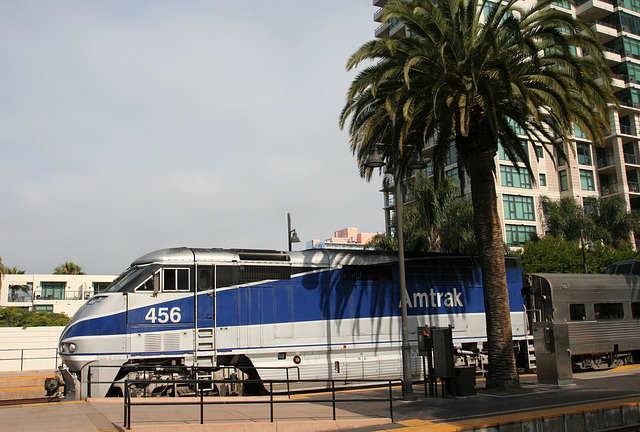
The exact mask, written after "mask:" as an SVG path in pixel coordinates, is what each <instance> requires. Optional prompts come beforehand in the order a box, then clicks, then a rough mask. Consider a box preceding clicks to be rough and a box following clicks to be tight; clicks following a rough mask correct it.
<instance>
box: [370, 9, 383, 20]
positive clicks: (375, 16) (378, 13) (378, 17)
mask: <svg viewBox="0 0 640 432" xmlns="http://www.w3.org/2000/svg"><path fill="white" fill-rule="evenodd" d="M383 11H384V9H383V8H380V9H378V10H377V11H376V13H374V14H373V20H374V21H375V22H382V12H383Z"/></svg>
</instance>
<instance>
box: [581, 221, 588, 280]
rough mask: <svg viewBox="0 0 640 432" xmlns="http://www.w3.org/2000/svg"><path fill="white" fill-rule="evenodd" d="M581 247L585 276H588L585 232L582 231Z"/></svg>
mask: <svg viewBox="0 0 640 432" xmlns="http://www.w3.org/2000/svg"><path fill="white" fill-rule="evenodd" d="M580 245H581V246H582V263H583V264H584V274H587V273H588V271H587V255H586V254H585V253H584V230H580Z"/></svg>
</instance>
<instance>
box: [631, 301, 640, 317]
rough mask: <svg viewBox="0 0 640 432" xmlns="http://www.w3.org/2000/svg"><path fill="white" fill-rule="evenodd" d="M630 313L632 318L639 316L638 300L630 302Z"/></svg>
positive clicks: (639, 305)
mask: <svg viewBox="0 0 640 432" xmlns="http://www.w3.org/2000/svg"><path fill="white" fill-rule="evenodd" d="M631 315H633V317H634V318H640V302H633V303H631Z"/></svg>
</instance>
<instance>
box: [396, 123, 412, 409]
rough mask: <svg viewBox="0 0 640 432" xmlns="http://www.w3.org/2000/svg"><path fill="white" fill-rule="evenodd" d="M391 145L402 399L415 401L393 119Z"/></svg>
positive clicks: (400, 180) (399, 179)
mask: <svg viewBox="0 0 640 432" xmlns="http://www.w3.org/2000/svg"><path fill="white" fill-rule="evenodd" d="M391 143H392V146H393V182H394V183H395V195H396V220H397V225H398V228H397V231H398V232H397V233H396V235H397V236H398V270H399V277H400V313H401V316H402V398H403V399H404V400H415V396H414V395H413V378H412V376H411V345H410V344H409V317H408V314H407V279H406V275H405V267H404V233H403V232H402V230H403V224H402V210H403V208H402V207H403V206H404V203H403V201H404V200H403V195H402V184H401V183H402V176H401V173H402V171H401V164H400V148H399V145H398V142H397V140H396V119H395V116H392V117H391Z"/></svg>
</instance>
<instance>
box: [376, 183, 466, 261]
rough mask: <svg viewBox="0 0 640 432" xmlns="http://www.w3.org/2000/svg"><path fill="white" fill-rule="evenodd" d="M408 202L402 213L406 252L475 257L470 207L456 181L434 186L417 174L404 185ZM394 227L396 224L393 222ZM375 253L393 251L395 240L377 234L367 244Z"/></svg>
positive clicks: (434, 184) (396, 246)
mask: <svg viewBox="0 0 640 432" xmlns="http://www.w3.org/2000/svg"><path fill="white" fill-rule="evenodd" d="M407 186H408V190H409V196H410V197H411V199H410V202H409V203H407V204H406V206H405V211H404V212H403V218H404V220H403V222H404V223H403V227H404V247H405V250H406V251H407V252H449V253H455V254H462V255H466V254H474V253H475V252H476V250H475V238H474V236H473V207H472V206H471V202H470V201H469V200H467V199H466V198H464V197H461V196H460V187H459V185H458V183H457V181H456V180H454V179H452V178H444V179H442V180H441V181H440V182H438V184H437V186H436V183H435V182H434V181H433V179H431V178H429V177H427V176H425V175H424V174H419V175H418V176H416V178H413V179H411V181H409V182H408V184H407ZM393 224H394V226H395V221H394V222H393ZM368 246H369V247H371V248H375V249H378V250H387V251H396V250H398V245H397V242H396V239H395V237H391V236H388V235H386V234H378V235H376V236H374V237H373V239H372V240H371V242H370V243H369V244H368Z"/></svg>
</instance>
